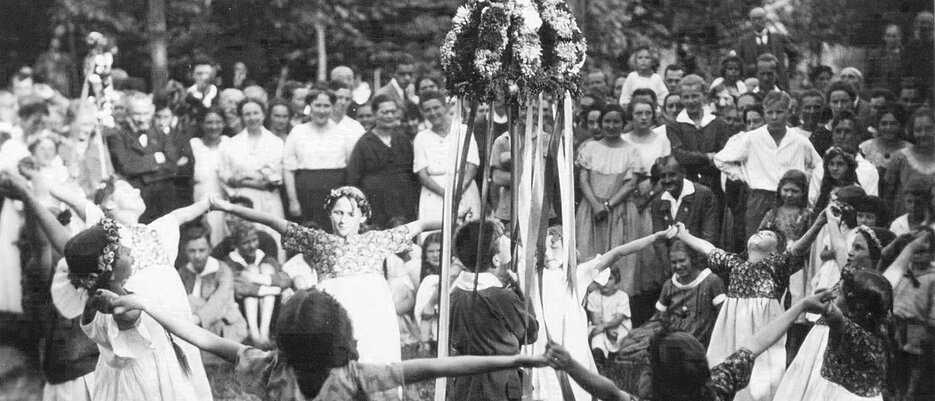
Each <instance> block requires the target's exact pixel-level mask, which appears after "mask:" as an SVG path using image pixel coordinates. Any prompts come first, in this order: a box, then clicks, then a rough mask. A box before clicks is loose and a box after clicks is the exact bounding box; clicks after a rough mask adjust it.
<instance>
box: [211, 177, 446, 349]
mask: <svg viewBox="0 0 935 401" xmlns="http://www.w3.org/2000/svg"><path fill="white" fill-rule="evenodd" d="M212 207H213V208H215V209H219V210H223V211H225V212H228V213H232V214H234V215H237V216H240V217H242V218H244V219H246V220H250V221H253V222H257V223H260V224H263V225H266V226H269V227H271V228H272V229H273V230H275V231H277V232H278V233H280V234H282V235H283V241H282V243H283V247H284V248H285V249H287V250H292V251H298V252H302V253H305V254H308V255H310V256H311V260H310V262H311V263H310V265H311V267H312V268H313V269H315V271H316V273H317V274H318V284H317V286H316V288H318V289H320V290H322V291H325V292H327V293H329V294H331V295H332V296H334V297H335V299H337V300H338V302H340V303H341V305H342V306H343V307H344V309H346V310H347V312H348V314H349V316H350V319H351V321H353V323H354V327H355V330H356V331H355V333H356V338H357V340H358V345H359V349H360V356H361V359H362V360H364V361H372V362H381V363H383V362H398V361H399V360H400V358H401V355H400V353H401V352H400V348H399V343H400V341H399V324H398V321H397V315H396V309H395V307H394V303H393V297H392V294H391V292H390V287H389V285H388V284H387V281H386V277H385V275H384V270H383V261H384V260H385V259H386V257H387V256H388V255H391V254H396V253H400V252H403V251H406V250H408V249H409V247H410V245H411V241H412V238H413V237H414V236H416V235H418V234H420V233H422V232H423V231H426V230H437V229H439V228H441V222H440V221H421V220H420V221H414V222H412V223H409V224H406V225H403V226H399V227H396V228H392V229H389V230H371V231H367V232H365V233H360V231H361V226H362V224H363V223H364V222H365V221H366V220H367V218H369V217H370V203H369V202H368V201H367V198H366V196H364V194H363V192H361V190H360V189H357V188H354V187H340V188H336V189H333V190H332V191H331V192H330V193H329V194H328V196H327V197H326V198H325V199H324V210H325V211H326V212H327V213H328V215H329V218H330V223H331V227H332V229H333V232H334V234H329V233H327V232H325V231H324V230H321V229H317V228H307V227H302V226H299V225H297V224H294V223H290V222H288V221H286V220H285V219H282V218H279V217H276V216H272V215H269V214H265V213H261V212H257V211H255V210H254V209H247V208H244V207H241V206H235V205H231V204H229V203H227V202H225V201H222V200H218V199H215V200H213V203H212ZM361 294H366V296H361Z"/></svg>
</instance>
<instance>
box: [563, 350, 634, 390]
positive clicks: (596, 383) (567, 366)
mask: <svg viewBox="0 0 935 401" xmlns="http://www.w3.org/2000/svg"><path fill="white" fill-rule="evenodd" d="M545 356H546V358H547V360H548V361H549V364H550V365H552V367H553V368H555V369H558V370H564V371H565V372H567V373H568V375H569V376H571V378H572V379H573V380H574V381H575V383H578V385H579V386H581V388H583V389H584V390H585V391H587V392H588V393H589V394H591V395H593V396H594V397H596V398H597V399H600V400H607V401H618V400H619V401H629V400H630V399H631V397H630V395H629V394H627V393H625V392H624V391H623V390H621V389H619V388H617V386H616V385H614V382H612V381H610V379H608V378H606V377H604V376H601V375H599V374H597V373H594V372H591V371H589V370H588V369H587V368H585V367H584V366H582V365H581V364H580V363H578V361H576V360H575V359H574V358H572V357H571V355H570V354H569V353H568V351H567V350H566V349H565V348H564V347H562V346H560V345H558V344H554V343H551V344H549V347H548V350H547V351H546V354H545Z"/></svg>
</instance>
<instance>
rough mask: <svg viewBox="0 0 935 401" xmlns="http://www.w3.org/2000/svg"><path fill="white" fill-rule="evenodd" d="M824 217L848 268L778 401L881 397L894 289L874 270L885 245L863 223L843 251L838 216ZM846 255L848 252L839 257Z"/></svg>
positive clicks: (781, 387)
mask: <svg viewBox="0 0 935 401" xmlns="http://www.w3.org/2000/svg"><path fill="white" fill-rule="evenodd" d="M825 213H826V214H827V215H828V216H827V218H828V221H829V223H830V224H829V225H828V227H829V228H830V229H831V235H832V237H836V238H838V239H837V240H835V241H834V242H835V244H836V245H835V252H836V253H837V254H838V255H839V256H838V258H841V257H843V258H846V259H847V266H846V267H845V269H844V271H843V272H842V280H841V282H840V284H839V285H838V286H839V287H840V294H837V292H835V293H832V294H831V295H832V296H837V298H836V300H835V302H833V303H831V304H830V305H829V308H828V310H826V311H825V312H824V313H823V317H822V319H820V320H819V321H818V323H816V324H815V326H814V327H813V328H812V330H811V331H810V332H809V333H808V336H807V337H806V338H805V341H804V342H803V343H802V347H801V349H800V350H799V353H798V355H797V356H796V358H795V360H793V361H792V364H791V365H789V370H788V371H787V372H786V374H785V376H783V379H782V382H781V383H780V384H779V389H778V390H777V392H776V399H777V400H802V401H806V400H814V401H818V400H835V401H837V400H866V399H872V400H882V399H883V395H882V393H883V386H884V379H885V378H886V368H887V365H888V363H889V356H890V354H891V351H890V350H889V349H888V345H887V342H888V339H887V338H888V333H887V331H886V325H887V321H888V318H889V312H890V308H891V306H892V304H893V287H892V286H891V285H890V283H889V282H888V281H887V279H886V278H884V277H883V275H881V274H880V273H877V272H875V271H874V270H872V269H874V268H875V266H876V263H877V262H878V261H879V259H880V251H881V250H882V248H883V244H882V243H881V242H880V241H879V240H878V239H877V236H876V234H875V233H874V231H873V230H871V229H870V228H867V227H866V226H860V227H859V228H858V238H859V239H857V240H855V241H854V243H853V246H852V247H851V249H850V251H846V250H845V249H844V246H843V244H844V241H843V238H842V236H843V234H842V233H841V232H840V230H837V228H836V227H837V219H838V217H837V216H835V215H834V214H833V213H832V212H831V211H830V210H828V211H826V212H825ZM842 254H846V255H842Z"/></svg>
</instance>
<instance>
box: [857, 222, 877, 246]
mask: <svg viewBox="0 0 935 401" xmlns="http://www.w3.org/2000/svg"><path fill="white" fill-rule="evenodd" d="M857 231H860V232H862V233H864V235H866V236H867V237H868V238H870V239H871V240H872V241H873V246H875V247H877V249H883V243H882V242H880V239H879V238H877V233H875V232H873V229H872V228H870V227H867V226H865V225H863V224H861V225H860V226H858V227H857Z"/></svg>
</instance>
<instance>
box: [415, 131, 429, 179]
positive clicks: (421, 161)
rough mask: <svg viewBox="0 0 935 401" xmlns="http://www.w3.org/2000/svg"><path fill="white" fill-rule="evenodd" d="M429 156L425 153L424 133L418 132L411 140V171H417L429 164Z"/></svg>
mask: <svg viewBox="0 0 935 401" xmlns="http://www.w3.org/2000/svg"><path fill="white" fill-rule="evenodd" d="M429 163H430V161H429V157H428V155H426V154H425V134H424V133H419V134H418V135H416V138H415V139H413V140H412V172H413V173H418V172H419V171H421V170H422V169H424V168H426V167H428V166H429Z"/></svg>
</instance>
